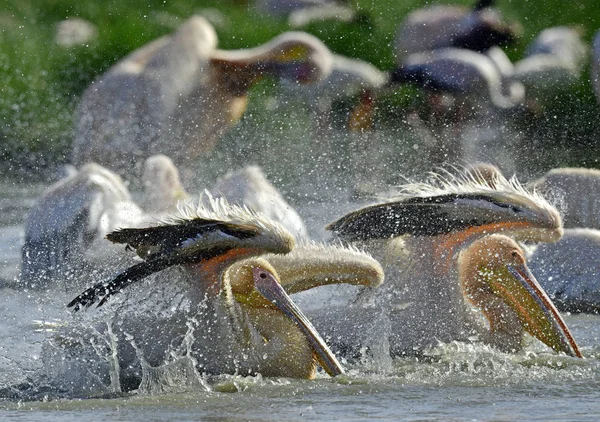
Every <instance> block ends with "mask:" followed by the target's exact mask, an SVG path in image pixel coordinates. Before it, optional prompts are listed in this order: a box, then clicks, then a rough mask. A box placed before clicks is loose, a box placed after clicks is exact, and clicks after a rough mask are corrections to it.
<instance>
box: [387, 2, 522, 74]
mask: <svg viewBox="0 0 600 422" xmlns="http://www.w3.org/2000/svg"><path fill="white" fill-rule="evenodd" d="M494 3H495V1H494V0H480V1H477V2H476V4H475V5H474V7H473V8H467V7H464V6H459V5H433V6H428V7H423V8H420V9H417V10H415V11H413V12H411V13H409V14H408V15H407V16H406V18H405V19H404V20H403V21H402V23H401V24H400V26H399V27H398V30H397V31H396V37H395V42H394V47H395V53H396V59H397V60H398V62H399V63H400V62H402V61H404V59H405V58H406V57H407V56H409V55H411V54H413V53H419V52H425V51H431V50H436V49H439V48H448V47H457V48H465V49H469V50H474V51H478V52H485V51H486V50H487V49H489V48H491V47H493V46H499V45H505V44H509V43H511V42H513V41H514V40H515V39H516V38H517V37H518V36H519V35H520V33H521V32H522V28H521V26H520V25H519V24H518V23H506V22H505V21H504V18H503V17H502V15H501V14H500V12H499V11H498V10H497V9H494V8H493V5H494Z"/></svg>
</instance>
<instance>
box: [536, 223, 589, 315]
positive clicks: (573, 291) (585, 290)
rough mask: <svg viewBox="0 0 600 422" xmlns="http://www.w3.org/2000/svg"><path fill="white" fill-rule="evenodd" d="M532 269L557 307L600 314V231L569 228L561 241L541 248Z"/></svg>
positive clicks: (538, 249) (540, 246) (537, 252)
mask: <svg viewBox="0 0 600 422" xmlns="http://www.w3.org/2000/svg"><path fill="white" fill-rule="evenodd" d="M529 266H530V268H531V270H532V271H534V272H535V274H537V275H538V279H539V281H540V284H541V285H542V287H543V288H544V290H546V291H547V292H548V294H549V295H550V297H551V298H552V300H553V301H554V303H555V304H556V307H557V308H558V309H560V310H561V311H566V312H590V313H600V284H599V280H598V274H600V231H599V230H596V229H586V228H574V229H565V233H564V236H563V238H562V239H561V240H559V241H558V242H556V243H552V244H542V245H537V246H536V247H535V249H534V250H533V252H532V254H531V257H530V258H529Z"/></svg>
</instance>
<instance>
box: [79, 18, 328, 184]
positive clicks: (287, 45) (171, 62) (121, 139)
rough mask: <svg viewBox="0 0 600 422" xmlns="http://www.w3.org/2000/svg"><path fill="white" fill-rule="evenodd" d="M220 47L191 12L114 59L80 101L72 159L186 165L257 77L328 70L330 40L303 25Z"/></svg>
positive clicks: (228, 121) (237, 108)
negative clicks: (246, 45) (160, 158)
mask: <svg viewBox="0 0 600 422" xmlns="http://www.w3.org/2000/svg"><path fill="white" fill-rule="evenodd" d="M216 47H217V36H216V33H215V31H214V29H213V27H212V26H211V25H210V24H209V23H208V22H207V21H206V20H205V19H204V18H202V17H200V16H193V17H191V18H189V19H188V20H187V21H185V22H184V23H183V24H182V25H181V27H180V28H179V29H178V30H177V31H175V33H173V34H172V35H169V36H164V37H162V38H159V39H157V40H155V41H153V42H151V43H149V44H147V45H144V46H142V47H141V48H139V49H138V50H135V51H134V52H132V53H131V54H129V55H128V56H126V57H125V58H123V59H122V60H120V61H119V62H117V63H116V64H115V65H113V66H112V67H111V68H110V69H109V70H108V71H107V72H106V73H105V74H104V75H102V76H100V77H99V78H98V79H97V80H96V81H94V82H93V83H92V84H91V85H90V86H89V87H88V89H87V90H86V91H85V92H84V94H83V97H82V99H81V102H80V104H79V107H78V111H77V115H76V118H75V122H76V124H75V141H74V150H73V160H74V163H75V164H76V165H81V164H83V163H86V162H89V161H94V162H97V163H99V164H101V165H104V166H108V167H110V168H111V169H113V170H116V171H117V172H118V173H119V174H127V173H133V174H136V173H137V172H138V171H139V167H140V165H141V163H142V161H143V159H145V158H147V157H149V156H150V155H153V154H159V153H162V154H166V155H168V156H169V157H171V158H172V159H173V160H174V161H175V163H176V164H177V165H178V166H181V165H185V164H189V163H191V162H192V161H193V160H194V159H196V158H197V157H199V156H200V155H202V154H204V153H206V152H208V151H210V150H211V149H212V148H213V147H214V145H215V143H216V141H217V139H218V138H219V137H220V136H221V135H222V134H223V133H224V132H225V131H226V130H227V129H228V128H229V127H231V126H232V125H233V124H234V123H235V122H237V120H238V119H239V118H240V117H241V116H242V114H243V113H244V110H245V107H246V102H247V92H248V90H249V88H250V87H251V86H252V85H253V84H254V83H255V82H256V81H258V80H259V79H261V78H263V77H266V76H274V77H277V78H284V79H285V78H288V79H292V80H294V81H296V82H298V83H300V84H305V83H313V82H317V81H320V80H321V79H323V78H324V77H325V76H326V75H327V74H328V73H329V72H330V70H331V58H330V52H329V50H328V49H327V47H325V45H324V44H323V43H322V42H321V41H319V40H318V39H317V38H315V37H313V36H311V35H308V34H305V33H302V32H288V33H285V34H282V35H280V36H278V37H276V38H274V39H273V40H271V41H270V42H268V43H266V44H264V45H262V46H259V47H256V48H252V49H246V50H236V51H223V50H219V49H217V48H216ZM174 140H175V141H174ZM136 175H137V174H136Z"/></svg>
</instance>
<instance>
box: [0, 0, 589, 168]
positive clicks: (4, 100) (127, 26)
mask: <svg viewBox="0 0 600 422" xmlns="http://www.w3.org/2000/svg"><path fill="white" fill-rule="evenodd" d="M354 3H355V4H356V5H357V7H358V9H360V10H361V11H362V12H364V16H367V18H365V19H361V20H359V21H357V22H353V23H343V22H333V21H327V22H320V23H315V24H311V25H310V26H308V27H306V28H303V29H304V30H306V31H307V32H310V33H312V34H314V35H316V36H317V37H319V38H320V39H322V40H323V41H324V42H325V44H326V45H327V46H328V47H329V48H331V49H332V50H333V51H334V52H336V53H340V54H344V55H347V56H352V57H357V58H361V59H364V60H367V61H369V62H371V63H373V64H374V65H376V66H377V67H378V68H380V69H382V70H391V69H392V68H393V66H394V57H393V53H392V47H391V42H392V39H393V36H394V32H395V28H396V27H397V25H398V23H399V22H400V21H401V19H402V18H403V17H404V16H405V15H406V14H407V13H408V12H410V11H411V10H414V9H415V8H417V7H421V6H424V5H427V4H432V3H431V2H426V1H422V0H403V1H394V0H359V1H355V2H354ZM456 3H459V4H465V5H470V4H471V3H472V2H470V1H457V2H456ZM5 4H6V7H5V8H4V11H0V37H1V38H0V39H1V43H0V81H1V83H0V93H1V97H0V145H2V148H1V150H0V154H1V155H0V162H1V164H0V169H1V170H2V171H3V172H4V174H5V176H6V175H9V174H10V175H11V176H12V177H18V178H34V179H35V178H40V177H43V175H44V174H46V171H47V170H48V169H52V168H54V167H55V166H56V165H58V164H62V163H66V162H68V161H69V154H70V145H71V142H72V115H73V111H74V109H75V107H76V105H77V101H78V99H79V97H80V95H81V94H82V92H83V90H84V89H85V87H86V86H87V85H88V84H89V83H90V82H91V81H92V80H93V79H94V78H95V77H96V76H97V75H99V74H101V73H102V72H104V71H105V70H106V69H107V68H108V67H109V66H110V65H111V64H113V63H114V62H115V61H116V60H118V59H119V58H121V57H123V56H124V55H125V54H127V53H128V52H130V51H131V50H133V49H135V48H137V47H139V46H141V45H143V44H145V43H147V42H148V41H150V40H152V39H155V38H156V37H158V36H161V35H164V34H167V33H170V32H172V31H173V30H174V29H175V28H176V27H177V26H178V25H179V24H180V23H181V22H182V21H183V20H184V19H185V18H187V17H188V16H190V15H191V14H193V13H203V14H205V15H207V14H212V15H215V16H217V18H218V20H219V21H220V23H219V24H218V25H215V27H216V30H217V33H218V36H219V47H220V48H223V49H235V48H245V47H252V46H256V45H258V44H261V43H263V42H265V41H267V40H269V39H271V38H272V37H273V36H275V35H277V34H279V33H281V32H284V31H286V30H289V28H288V25H287V22H286V20H285V19H283V18H282V19H275V18H270V17H267V16H265V15H262V14H260V13H259V12H257V11H256V10H255V8H254V4H253V2H245V1H242V0H237V1H235V0H221V1H190V0H154V1H152V0H149V1H140V0H129V1H121V0H119V1H90V0H46V1H39V0H38V1H36V0H8V1H7V2H6V3H5ZM497 6H498V8H499V9H500V10H501V11H502V12H503V14H504V15H505V16H506V18H507V20H518V21H520V22H521V23H522V25H523V27H524V34H523V37H522V38H521V40H520V41H519V42H518V43H517V44H516V45H515V46H513V47H511V48H509V49H508V50H507V53H508V55H509V56H510V57H511V58H512V59H517V58H519V57H520V56H521V54H522V53H523V51H524V49H525V48H526V46H527V44H528V43H529V41H530V40H531V39H532V38H533V37H534V36H535V35H536V34H537V33H538V32H539V31H540V30H542V29H543V28H545V27H549V26H554V25H577V26H579V27H581V29H582V30H583V34H584V39H585V40H586V41H587V42H590V41H591V39H592V37H593V35H594V33H595V31H596V30H597V29H599V28H600V2H599V1H597V0H587V1H580V2H565V1H562V0H529V1H527V0H512V1H511V0H498V1H497ZM215 11H218V12H219V13H216V12H215ZM69 17H80V18H83V19H86V20H88V21H90V22H92V23H94V24H96V25H97V26H98V31H99V34H98V37H97V39H96V40H95V41H93V42H92V43H91V44H89V45H87V46H78V47H72V48H64V47H60V46H58V45H57V44H56V43H55V42H54V36H55V31H56V24H57V23H58V22H59V21H61V20H63V19H66V18H69ZM588 69H589V66H587V65H586V70H585V71H584V73H583V75H582V78H581V80H580V83H579V84H578V85H577V86H575V87H574V88H573V90H572V91H571V92H569V93H566V94H564V95H561V96H560V97H557V98H555V99H554V100H553V101H551V102H550V103H549V104H547V108H546V110H545V112H544V113H543V114H542V115H541V116H538V117H536V118H535V119H534V120H529V121H524V122H522V125H523V127H522V129H523V131H524V132H525V133H526V134H528V136H531V139H532V145H531V146H532V148H534V149H535V150H537V151H538V152H539V157H538V159H537V160H536V161H535V164H534V166H537V167H539V171H542V170H545V169H547V168H550V167H557V166H567V165H571V166H575V165H576V166H586V167H597V168H600V163H599V162H598V160H599V159H600V147H599V146H598V139H599V135H600V110H599V107H598V105H597V104H596V101H595V98H594V96H593V93H592V90H591V86H590V81H589V70H588ZM271 89H272V87H271V82H266V83H264V84H259V86H257V87H255V88H254V90H253V92H252V93H251V102H250V108H249V110H248V112H247V114H246V116H245V117H244V118H243V119H242V121H241V122H240V125H239V126H238V128H236V129H234V130H233V131H232V134H229V135H228V136H229V137H230V138H231V137H234V136H236V130H237V131H238V132H237V133H238V134H239V133H241V132H240V131H244V130H245V128H248V127H249V125H257V124H260V125H263V126H264V131H269V130H274V131H276V132H277V133H275V134H274V136H275V137H279V138H280V139H281V143H286V142H290V144H289V145H288V146H290V145H293V144H295V143H296V140H297V139H295V137H294V135H289V134H288V135H289V136H287V135H286V131H290V133H292V132H294V130H296V131H297V132H298V131H300V132H301V131H302V128H303V127H304V126H303V124H305V123H306V122H302V119H303V117H302V116H301V115H295V114H294V111H293V110H285V112H281V113H279V114H277V116H275V117H276V119H275V120H274V115H273V111H272V110H271V111H266V110H265V107H264V103H263V102H261V101H262V99H263V98H265V97H266V93H268V92H269V91H270V90H271ZM417 95H419V93H418V92H417V91H415V90H413V89H410V88H406V89H400V90H398V91H397V92H395V93H394V94H391V95H389V96H388V97H386V98H384V99H383V101H382V102H381V104H380V107H379V110H378V114H377V119H378V127H385V126H386V125H387V126H394V125H395V124H396V122H395V117H394V116H397V115H401V114H402V112H403V110H404V109H405V108H407V107H409V105H410V104H412V103H413V102H414V97H415V96H417ZM304 118H305V117H304ZM298 122H299V123H298ZM284 139H287V141H285V140H284ZM223 145H224V146H223V147H221V148H227V146H228V145H227V141H226V140H225V141H223ZM284 147H285V146H281V148H284ZM215 154H217V155H216V156H215V157H216V158H219V154H224V152H223V151H221V152H219V151H216V152H215ZM220 158H221V159H223V157H220ZM233 164H235V163H232V165H233ZM215 165H216V164H215ZM536 170H538V169H537V168H536V169H534V171H533V172H535V171H536Z"/></svg>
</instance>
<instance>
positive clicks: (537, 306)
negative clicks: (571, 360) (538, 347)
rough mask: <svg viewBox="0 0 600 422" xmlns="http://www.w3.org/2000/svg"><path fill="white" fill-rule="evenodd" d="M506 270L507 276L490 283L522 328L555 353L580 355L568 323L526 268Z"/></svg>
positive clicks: (511, 267) (515, 266) (508, 268)
mask: <svg viewBox="0 0 600 422" xmlns="http://www.w3.org/2000/svg"><path fill="white" fill-rule="evenodd" d="M506 269H507V270H508V273H509V274H507V277H501V279H502V281H499V280H500V278H494V279H493V280H490V286H491V288H492V289H493V290H494V293H496V294H497V295H498V296H500V297H502V298H503V299H504V300H505V301H506V303H507V304H508V305H510V307H511V308H512V309H513V310H514V311H515V312H516V314H517V316H518V318H519V320H520V321H521V324H522V325H523V328H525V330H526V331H527V332H528V333H529V334H531V335H532V336H534V337H535V338H537V339H539V340H540V341H541V342H543V343H544V344H546V345H547V346H548V347H550V348H552V349H553V350H555V351H557V352H564V353H566V354H567V355H569V356H576V357H578V358H581V357H583V356H582V355H581V352H580V351H579V347H578V346H577V343H576V342H575V339H574V338H573V335H572V334H571V332H570V331H569V328H568V327H567V324H566V323H565V321H564V320H563V319H562V317H561V316H560V313H559V312H558V310H557V309H556V307H555V306H554V304H553V303H552V301H551V300H550V298H549V297H548V295H547V294H546V292H545V291H544V289H542V287H541V286H540V284H539V283H538V281H537V280H536V279H535V277H534V276H533V274H532V273H531V271H529V268H527V266H526V265H506ZM510 275H511V276H512V277H510Z"/></svg>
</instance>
